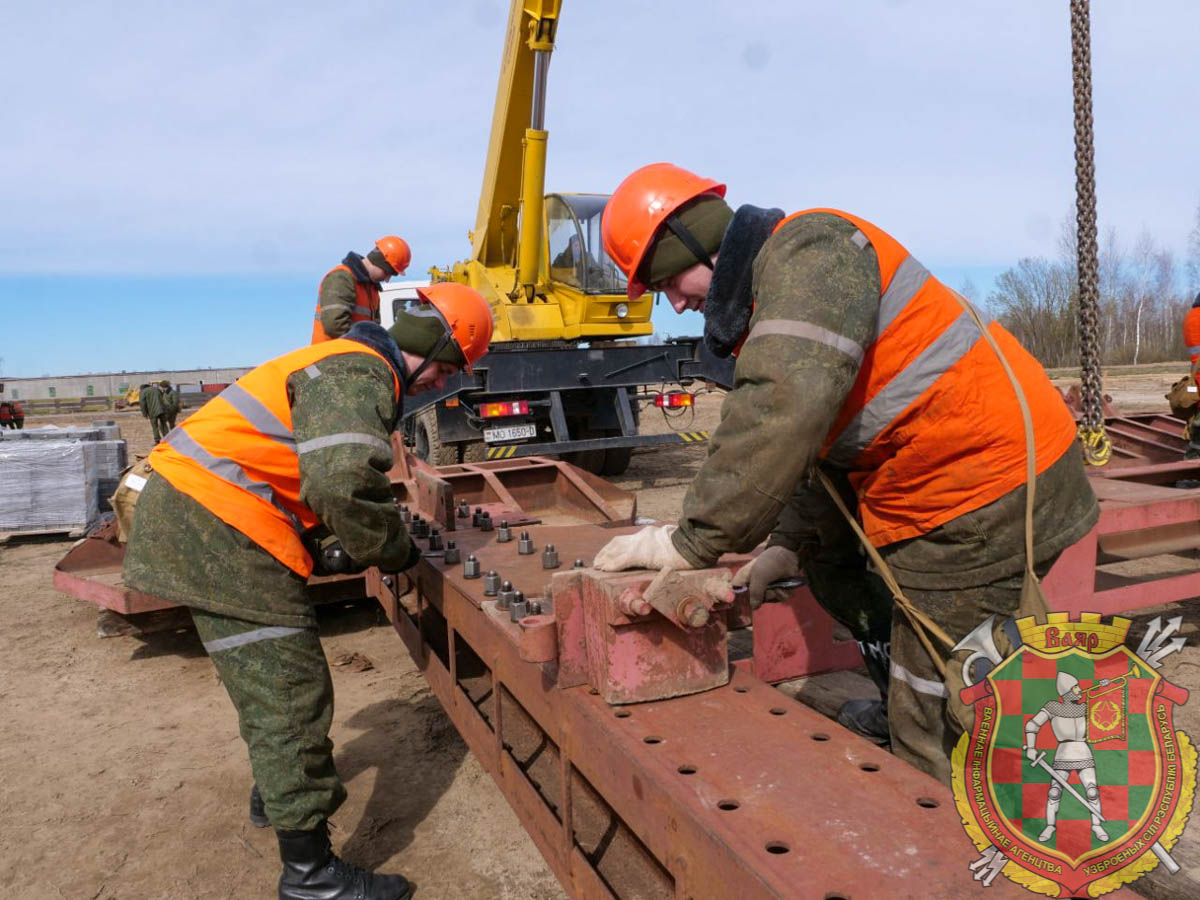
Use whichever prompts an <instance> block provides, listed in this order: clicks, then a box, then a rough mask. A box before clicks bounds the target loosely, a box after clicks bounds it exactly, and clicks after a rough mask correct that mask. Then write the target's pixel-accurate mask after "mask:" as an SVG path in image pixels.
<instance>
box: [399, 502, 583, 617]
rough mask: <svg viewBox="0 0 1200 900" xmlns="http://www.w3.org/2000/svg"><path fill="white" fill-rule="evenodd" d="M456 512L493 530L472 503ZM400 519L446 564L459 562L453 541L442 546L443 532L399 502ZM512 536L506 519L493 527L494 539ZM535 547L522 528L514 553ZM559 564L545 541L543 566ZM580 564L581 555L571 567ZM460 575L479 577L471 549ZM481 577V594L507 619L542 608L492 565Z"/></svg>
mask: <svg viewBox="0 0 1200 900" xmlns="http://www.w3.org/2000/svg"><path fill="white" fill-rule="evenodd" d="M456 515H457V517H458V518H460V519H466V518H471V524H472V525H474V526H475V527H476V528H478V529H479V530H480V531H492V530H493V526H492V515H491V513H489V512H488V511H487V510H485V509H482V508H481V507H478V506H477V507H475V512H474V515H473V516H472V513H471V506H470V504H469V503H467V501H466V500H463V501H461V502H460V503H459V505H458V509H457V513H456ZM400 520H401V521H402V522H404V524H405V525H406V526H408V530H409V533H410V534H411V535H412V536H413V537H416V538H426V539H427V540H428V541H429V552H430V553H441V554H442V558H443V560H444V561H445V562H446V564H447V565H454V564H457V563H458V562H459V560H460V559H461V554H460V552H459V549H458V546H457V545H456V544H455V543H454V541H453V540H452V539H451V540H447V541H446V542H445V545H444V546H443V543H442V533H441V532H440V531H439V530H438V529H436V528H434V527H432V526H431V525H430V524H429V522H428V521H426V520H425V519H422V518H421V517H420V516H419V515H417V514H415V513H412V512H410V511H409V509H408V507H407V506H403V505H402V506H401V507H400ZM511 540H512V530H511V529H510V528H509V527H508V521H507V520H501V522H500V527H499V529H496V542H497V543H499V544H505V543H508V542H509V541H511ZM534 549H535V548H534V546H533V539H532V538H531V537H530V536H529V532H528V531H522V532H521V535H520V537H519V538H518V540H517V553H519V554H520V555H522V556H529V555H531V554H532V553H533V551H534ZM558 567H559V561H558V551H557V550H555V549H554V545H553V544H547V545H546V546H545V548H543V550H542V568H543V569H557V568H558ZM583 567H584V564H583V560H582V559H577V560H575V565H574V568H576V569H582V568H583ZM463 577H464V578H468V579H475V578H479V577H481V573H480V570H479V560H478V559H477V558H476V556H475V554H473V553H471V554H468V555H467V558H466V560H464V561H463ZM482 578H483V595H484V596H485V597H495V598H496V608H497V609H502V610H508V616H509V619H510V620H512V621H513V622H519V621H521V619H523V618H525V617H526V616H536V615H539V614H541V612H542V610H543V602H542V601H540V600H526V599H525V594H524V593H522V592H521V591H518V590H515V589H514V588H513V586H512V582H511V581H501V580H500V575H499V573H497V572H496V571H495V570H494V569H493V570H490V571H489V572H487V574H485V575H482ZM547 602H548V601H547ZM548 611H549V610H547V612H548Z"/></svg>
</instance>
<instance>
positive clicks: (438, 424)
mask: <svg viewBox="0 0 1200 900" xmlns="http://www.w3.org/2000/svg"><path fill="white" fill-rule="evenodd" d="M560 8H561V0H513V3H512V7H511V10H510V13H509V19H508V30H507V33H506V35H505V39H504V53H503V57H502V60H501V68H500V83H499V88H498V90H497V93H496V106H495V112H494V114H493V119H492V132H491V139H490V142H489V145H488V155H487V164H486V168H485V169H484V174H483V189H482V192H481V194H480V198H479V211H478V214H477V217H476V220H475V228H474V230H473V231H472V232H471V233H470V240H471V256H470V258H468V259H465V260H462V261H461V262H456V263H454V264H453V265H451V266H449V267H447V268H445V269H440V268H433V269H431V270H430V277H431V279H432V280H433V281H458V282H461V283H463V284H469V285H470V286H471V287H473V288H475V289H476V290H478V291H479V292H480V293H482V294H483V296H484V297H486V298H487V300H488V303H489V304H490V305H491V308H492V314H493V316H494V317H495V335H494V337H493V340H492V345H491V351H490V352H489V353H488V355H487V356H486V357H484V358H483V359H482V360H481V361H480V362H478V363H477V364H476V366H475V374H474V375H465V374H463V375H460V376H458V377H457V378H455V379H452V380H451V382H450V383H449V384H447V386H446V388H445V390H444V391H442V392H441V393H440V394H438V395H436V396H433V397H429V396H428V395H421V396H422V400H421V402H420V403H419V404H413V405H411V406H410V407H409V408H408V409H407V410H406V417H405V423H404V430H405V436H406V438H407V439H408V440H409V441H410V442H411V443H412V445H413V446H414V448H415V450H416V452H417V454H418V455H419V456H422V457H423V458H425V459H428V460H429V461H431V462H433V463H435V464H437V465H445V464H448V463H456V462H475V461H481V460H485V459H510V458H514V457H520V456H531V455H547V454H556V455H563V456H564V457H565V458H566V459H568V460H569V461H571V462H574V463H575V464H576V465H579V466H581V467H583V468H586V469H588V470H590V471H593V472H597V473H600V474H604V475H617V474H620V473H621V472H623V471H624V470H625V468H626V467H627V466H628V465H629V457H630V454H631V453H632V451H633V448H634V447H638V446H645V445H650V444H660V443H674V442H679V441H683V440H694V439H696V438H695V437H694V435H696V433H695V432H692V433H683V434H679V433H670V434H656V435H644V434H639V433H638V419H639V415H638V408H639V390H640V389H642V388H646V389H650V390H653V391H655V392H656V393H657V402H658V404H659V405H664V403H665V405H672V404H673V403H674V402H676V401H681V402H687V401H688V400H690V398H689V397H687V396H686V395H683V394H675V393H674V392H663V391H658V390H657V389H658V388H659V386H665V385H688V384H691V383H693V382H695V381H698V380H705V381H710V382H715V383H717V384H721V385H726V386H727V385H729V384H730V383H731V381H732V375H733V365H732V361H731V360H719V359H717V358H716V357H714V356H713V355H712V354H711V353H709V352H708V351H707V350H705V349H704V346H703V342H702V341H701V340H700V339H699V338H679V339H673V340H670V341H665V342H654V341H652V340H650V336H651V335H652V334H653V332H654V326H653V325H652V324H651V322H650V313H651V309H652V304H653V297H652V295H650V294H647V295H644V296H642V297H639V298H638V299H636V300H630V299H629V298H628V297H627V296H626V282H625V276H624V275H623V274H622V273H621V271H620V270H619V269H618V268H617V266H616V265H615V264H614V263H613V261H612V260H611V259H610V258H609V257H608V255H607V254H606V253H605V252H604V247H603V244H602V241H601V237H600V219H601V216H602V214H603V212H604V207H605V204H606V203H607V202H608V195H607V194H585V193H578V194H576V193H552V194H545V193H544V191H545V175H546V141H547V137H548V132H547V131H546V129H545V114H546V78H547V74H548V72H549V67H550V54H551V52H552V51H553V50H554V39H555V33H556V31H557V28H558V21H559V11H560ZM395 302H396V303H397V304H401V303H404V302H406V301H404V300H396V301H395Z"/></svg>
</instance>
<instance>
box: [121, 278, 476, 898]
mask: <svg viewBox="0 0 1200 900" xmlns="http://www.w3.org/2000/svg"><path fill="white" fill-rule="evenodd" d="M417 293H418V297H419V299H420V300H421V301H422V302H421V303H420V304H419V305H418V306H416V307H412V308H409V309H408V310H407V311H403V312H401V313H400V314H399V315H398V316H397V320H396V323H395V325H393V326H392V328H390V329H388V330H384V329H383V328H382V327H380V326H379V325H377V324H375V323H374V322H359V323H357V324H355V325H354V326H353V327H352V328H351V329H350V330H349V331H348V332H346V334H345V335H344V336H343V337H341V338H338V339H335V340H332V341H323V342H321V343H319V344H315V345H311V346H308V347H304V348H302V349H300V350H294V351H292V352H291V353H286V354H284V355H283V356H281V357H279V358H277V359H273V360H271V361H269V362H266V363H263V364H262V365H260V366H258V367H257V368H255V369H253V370H251V371H250V372H248V373H247V374H245V375H243V376H242V377H241V378H239V379H238V380H237V381H236V382H234V383H233V384H231V385H230V386H229V387H227V388H226V389H225V390H224V391H223V392H221V393H220V394H219V395H218V396H216V397H215V398H214V399H213V400H211V401H210V402H209V403H208V404H206V405H205V406H204V407H202V408H201V409H200V410H199V411H197V412H195V413H193V414H192V415H191V416H189V417H188V418H187V419H186V420H185V421H184V422H182V423H181V424H180V425H179V426H178V427H177V428H174V429H173V430H172V431H171V432H170V433H169V434H168V435H167V436H166V437H165V438H164V439H163V441H162V442H161V443H160V444H158V445H157V446H156V447H155V448H154V450H153V451H152V452H151V454H150V456H149V457H148V458H147V463H148V464H149V466H150V467H151V469H152V470H153V471H152V474H150V475H149V477H148V479H147V480H146V481H145V483H144V485H143V486H142V487H141V494H140V497H139V499H138V502H137V507H136V511H135V514H134V520H133V526H132V530H131V533H130V536H129V543H128V545H127V548H126V553H125V562H124V580H125V583H126V584H127V585H128V586H129V587H131V588H134V589H136V590H140V591H144V592H146V593H148V594H153V595H157V596H159V597H162V598H164V599H168V600H173V601H175V602H177V603H180V604H183V605H185V606H188V607H189V608H190V610H191V614H192V619H193V621H194V622H195V625H196V631H197V632H198V633H199V636H200V639H201V641H203V643H204V647H205V649H206V650H207V651H208V653H209V656H210V657H211V658H212V661H213V664H214V665H215V666H216V669H217V672H218V673H219V675H220V676H221V682H222V683H223V684H224V686H225V689H226V691H227V692H228V693H229V696H230V699H231V700H232V701H233V704H234V706H235V707H236V708H237V711H238V718H239V721H240V723H241V733H242V738H243V739H244V740H245V742H246V745H247V747H248V748H249V752H250V764H251V767H252V769H253V772H254V779H255V786H254V787H253V788H252V789H251V803H250V807H251V810H250V812H251V821H252V823H254V824H256V825H261V826H266V825H267V824H270V825H272V826H274V828H275V830H276V833H277V836H278V839H279V852H280V858H281V859H282V861H283V874H282V875H281V878H280V882H279V897H280V900H307V898H313V897H322V898H349V897H354V898H358V900H404V898H407V897H408V896H409V895H410V888H409V885H408V883H407V882H406V881H405V880H404V879H403V878H402V877H400V876H397V875H372V874H370V873H368V872H365V871H363V870H361V869H358V868H356V867H355V866H352V865H350V864H349V863H345V862H343V861H341V860H340V859H338V858H337V857H336V856H335V855H334V854H333V850H332V848H331V846H330V842H329V834H328V827H327V824H326V823H327V821H328V819H329V816H330V815H332V814H333V812H334V811H335V810H336V809H337V808H338V807H339V806H340V805H341V803H342V801H343V800H344V799H345V796H346V791H345V788H344V787H343V786H342V783H341V781H340V780H339V778H338V775H337V771H336V770H335V768H334V764H333V744H332V743H331V742H330V740H329V726H330V723H331V721H332V718H333V685H332V683H331V680H330V675H329V668H328V666H327V665H326V662H325V657H324V655H323V654H322V652H321V643H320V640H319V639H318V635H317V628H316V619H315V617H314V615H313V608H312V605H311V603H310V602H309V600H308V598H307V594H306V591H305V585H306V582H307V579H308V578H309V576H310V575H313V574H314V573H315V574H338V573H344V572H348V571H361V569H362V568H363V567H366V566H378V567H379V568H380V569H382V570H383V571H385V572H397V571H401V570H404V569H407V568H410V567H411V566H413V565H415V564H416V562H417V561H418V560H419V559H420V553H419V551H418V550H417V548H416V547H415V546H414V545H413V543H412V542H411V541H410V540H409V537H408V533H407V531H406V529H405V526H404V524H403V522H402V521H401V519H400V513H399V511H398V509H397V507H396V503H395V497H394V495H393V493H392V486H391V483H390V482H389V480H388V477H387V472H388V470H389V469H390V468H391V467H392V463H393V457H392V448H393V444H392V441H391V437H392V433H393V431H394V429H395V428H396V426H397V424H398V422H399V421H400V417H401V414H402V412H403V406H404V397H405V395H409V394H416V393H419V392H421V391H426V390H430V389H440V388H441V387H443V386H444V384H445V382H446V379H447V378H449V377H451V376H452V375H454V374H455V373H457V372H459V371H460V370H462V371H466V372H470V371H471V367H472V365H473V364H474V363H475V362H476V361H478V359H479V358H480V357H481V356H482V355H483V354H484V353H486V352H487V348H488V342H489V341H490V340H491V336H492V314H491V311H490V309H489V307H488V305H487V302H486V301H485V300H484V299H483V297H482V296H480V295H479V294H478V293H477V292H476V291H474V290H473V289H471V288H469V287H467V286H466V285H461V284H454V283H444V284H435V285H431V286H429V287H425V288H420V289H418V292H417ZM181 548H182V549H181Z"/></svg>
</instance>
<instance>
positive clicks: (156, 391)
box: [138, 384, 167, 419]
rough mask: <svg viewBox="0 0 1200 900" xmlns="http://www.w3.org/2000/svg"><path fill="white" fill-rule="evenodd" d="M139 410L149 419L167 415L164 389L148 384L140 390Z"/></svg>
mask: <svg viewBox="0 0 1200 900" xmlns="http://www.w3.org/2000/svg"><path fill="white" fill-rule="evenodd" d="M138 409H140V410H141V411H142V415H143V416H145V417H146V418H147V419H157V418H158V417H159V416H165V415H166V414H167V410H166V404H165V403H164V402H163V394H162V388H160V387H159V386H158V385H157V384H146V385H143V386H142V387H141V388H140V389H139V390H138Z"/></svg>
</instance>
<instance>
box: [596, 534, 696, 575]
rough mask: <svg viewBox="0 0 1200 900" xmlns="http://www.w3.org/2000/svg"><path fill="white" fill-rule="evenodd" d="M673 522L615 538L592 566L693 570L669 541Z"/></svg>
mask: <svg viewBox="0 0 1200 900" xmlns="http://www.w3.org/2000/svg"><path fill="white" fill-rule="evenodd" d="M675 528H676V526H674V525H649V526H647V527H646V528H643V529H642V530H641V531H639V532H637V533H636V534H623V535H621V536H620V537H615V538H613V539H612V540H611V541H609V542H608V543H607V544H605V545H604V546H603V547H601V548H600V552H599V553H597V554H596V558H595V559H594V560H592V568H594V569H599V570H600V571H601V572H620V571H621V570H622V569H693V568H695V566H693V565H692V564H691V563H689V562H688V561H687V560H686V559H684V558H683V557H682V556H680V555H679V551H678V550H676V549H675V545H674V544H672V543H671V534H672V533H673V532H674V531H675Z"/></svg>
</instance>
